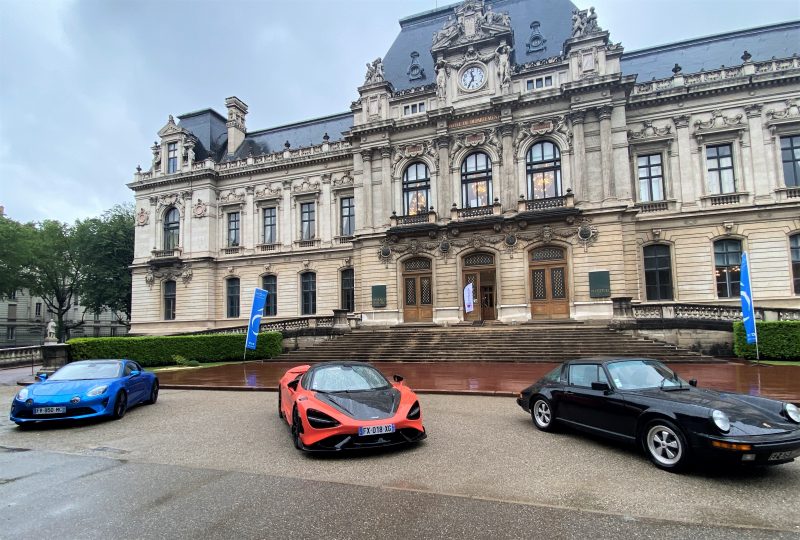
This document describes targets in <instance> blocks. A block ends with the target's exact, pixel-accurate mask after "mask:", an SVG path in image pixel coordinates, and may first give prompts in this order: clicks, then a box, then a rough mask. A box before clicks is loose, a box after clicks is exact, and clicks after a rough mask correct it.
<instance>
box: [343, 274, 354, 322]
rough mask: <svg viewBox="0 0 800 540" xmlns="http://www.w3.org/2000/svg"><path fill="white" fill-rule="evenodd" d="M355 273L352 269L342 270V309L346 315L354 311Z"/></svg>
mask: <svg viewBox="0 0 800 540" xmlns="http://www.w3.org/2000/svg"><path fill="white" fill-rule="evenodd" d="M355 305H356V295H355V273H354V272H353V269H352V268H345V269H344V270H342V309H346V310H347V312H348V313H352V312H353V311H355Z"/></svg>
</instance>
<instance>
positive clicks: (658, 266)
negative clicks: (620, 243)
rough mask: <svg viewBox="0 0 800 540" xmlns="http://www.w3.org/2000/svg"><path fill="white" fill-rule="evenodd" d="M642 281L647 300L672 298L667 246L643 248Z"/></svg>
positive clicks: (670, 265)
mask: <svg viewBox="0 0 800 540" xmlns="http://www.w3.org/2000/svg"><path fill="white" fill-rule="evenodd" d="M644 283H645V289H646V292H647V299H648V300H672V261H671V258H670V251H669V246H666V245H663V244H656V245H652V246H646V247H645V248H644Z"/></svg>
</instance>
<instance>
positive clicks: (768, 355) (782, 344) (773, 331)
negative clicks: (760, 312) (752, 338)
mask: <svg viewBox="0 0 800 540" xmlns="http://www.w3.org/2000/svg"><path fill="white" fill-rule="evenodd" d="M756 332H757V333H758V352H759V357H760V358H761V359H763V360H800V321H758V322H756ZM733 351H734V352H735V353H736V356H739V357H742V358H750V359H755V358H756V345H755V343H754V344H752V345H750V344H748V343H747V335H746V334H745V331H744V324H743V323H742V322H735V323H734V324H733Z"/></svg>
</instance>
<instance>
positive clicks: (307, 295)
mask: <svg viewBox="0 0 800 540" xmlns="http://www.w3.org/2000/svg"><path fill="white" fill-rule="evenodd" d="M300 285H301V295H302V299H301V301H302V306H301V314H302V315H313V314H315V313H316V312H317V274H315V273H314V272H306V273H304V274H301V275H300Z"/></svg>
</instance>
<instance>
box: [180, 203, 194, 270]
mask: <svg viewBox="0 0 800 540" xmlns="http://www.w3.org/2000/svg"><path fill="white" fill-rule="evenodd" d="M181 198H182V199H183V215H182V216H181V218H182V220H183V238H182V240H181V248H182V249H183V252H182V255H184V256H186V255H187V254H189V253H191V252H192V249H193V248H192V208H193V207H192V192H191V191H184V192H183V193H181Z"/></svg>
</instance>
